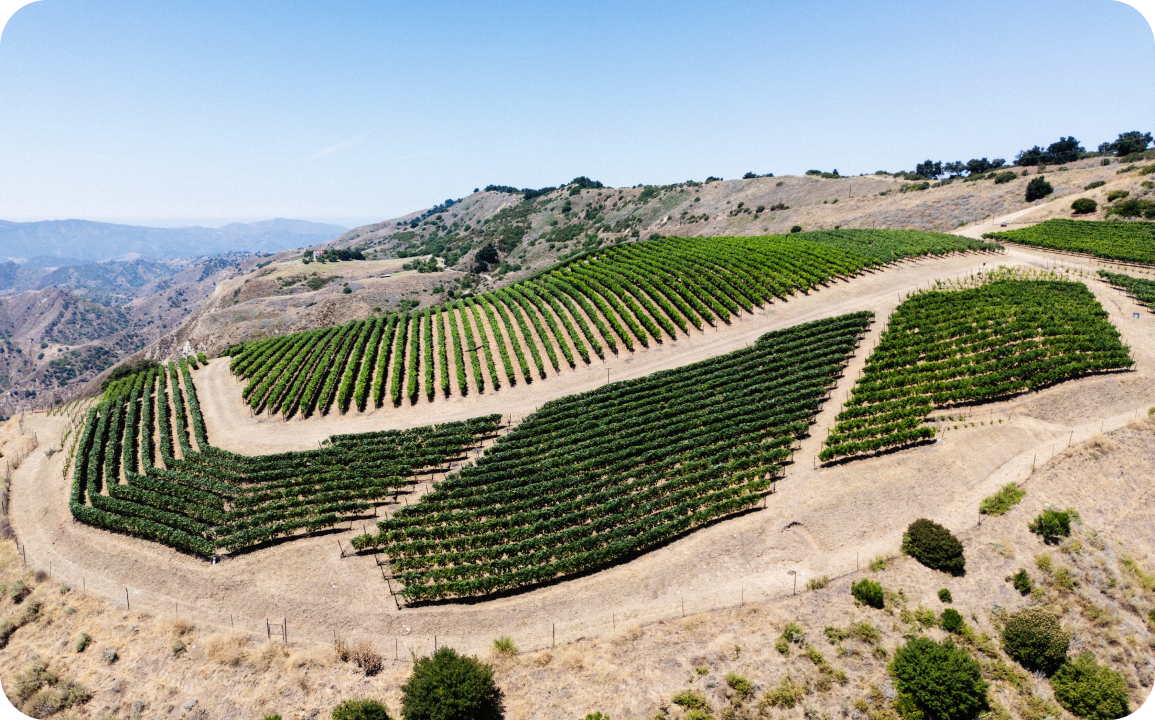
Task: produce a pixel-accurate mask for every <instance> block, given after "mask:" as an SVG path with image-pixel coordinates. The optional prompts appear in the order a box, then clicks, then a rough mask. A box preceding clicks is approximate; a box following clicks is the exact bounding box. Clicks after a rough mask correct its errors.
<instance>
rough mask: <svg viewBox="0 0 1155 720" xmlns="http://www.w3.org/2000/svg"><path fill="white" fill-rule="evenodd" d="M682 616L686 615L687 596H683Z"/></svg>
mask: <svg viewBox="0 0 1155 720" xmlns="http://www.w3.org/2000/svg"><path fill="white" fill-rule="evenodd" d="M682 617H686V598H682Z"/></svg>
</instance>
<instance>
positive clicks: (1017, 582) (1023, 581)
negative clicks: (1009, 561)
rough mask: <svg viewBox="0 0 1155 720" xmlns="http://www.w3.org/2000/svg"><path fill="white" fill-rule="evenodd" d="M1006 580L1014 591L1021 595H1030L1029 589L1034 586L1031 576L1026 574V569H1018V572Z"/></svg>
mask: <svg viewBox="0 0 1155 720" xmlns="http://www.w3.org/2000/svg"><path fill="white" fill-rule="evenodd" d="M1007 580H1010V582H1011V584H1012V585H1014V586H1015V590H1018V591H1019V593H1020V594H1022V595H1030V594H1031V589H1032V588H1033V587H1034V586H1035V583H1034V582H1033V581H1032V580H1031V576H1030V575H1028V574H1027V569H1026V568H1019V571H1018V572H1017V573H1015V574H1014V575H1011V576H1010V577H1009V578H1007Z"/></svg>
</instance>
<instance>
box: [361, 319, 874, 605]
mask: <svg viewBox="0 0 1155 720" xmlns="http://www.w3.org/2000/svg"><path fill="white" fill-rule="evenodd" d="M871 318H872V315H871V314H870V313H856V314H852V315H844V316H841V317H837V318H832V319H828V320H821V321H818V322H812V323H807V324H804V325H798V326H795V327H793V328H790V329H788V330H782V331H777V332H772V333H769V334H767V335H765V336H763V337H762V338H761V339H759V340H758V342H757V343H756V344H754V345H753V346H752V347H750V348H747V349H744V350H740V351H738V352H734V353H730V354H728V355H723V356H721V357H718V358H714V359H712V360H707V361H705V362H700V363H696V364H693V365H688V366H685V367H682V368H678V369H676V370H669V371H664V372H659V373H655V374H653V375H649V376H646V377H644V378H641V379H639V380H631V381H625V382H619V383H613V384H610V385H607V386H605V387H603V388H601V389H598V390H594V391H591V392H587V393H581V394H578V395H572V396H569V397H566V398H562V399H560V400H555V401H552V402H549V403H547V404H546V405H545V406H543V407H542V408H541V410H540V411H539V412H537V413H536V414H534V415H532V416H530V417H529V418H527V419H526V420H525V422H523V423H522V424H521V425H519V426H518V427H517V428H516V429H514V430H513V431H512V432H511V433H510V434H509V435H507V436H505V437H503V438H501V439H500V440H499V441H498V442H497V443H496V444H495V445H494V446H492V447H491V448H490V449H489V450H488V451H487V452H486V454H485V456H484V457H482V458H481V459H480V460H479V461H478V462H477V463H476V464H475V465H473V466H470V467H466V468H464V469H462V470H461V471H459V472H457V473H455V474H453V475H450V476H449V477H448V479H446V480H445V481H443V482H441V483H439V484H438V485H437V486H436V488H435V489H434V491H433V492H432V493H430V494H427V495H425V496H423V497H422V499H421V502H419V503H418V504H416V505H410V506H408V507H404V508H401V509H399V510H398V511H397V512H396V513H395V514H394V516H393V517H392V518H390V519H387V520H383V521H381V522H379V523H378V532H377V533H376V534H375V535H361V536H358V537H357V538H355V539H354V540H353V544H354V547H356V548H358V549H367V548H371V547H382V548H384V551H385V553H386V554H387V555H388V556H389V560H390V563H391V565H392V568H393V571H394V573H395V574H396V575H395V577H397V578H398V579H399V580H400V581H401V582H402V583H403V585H404V589H403V590H402V592H401V594H402V595H403V596H404V597H405V598H407V599H408V600H428V599H436V598H444V597H452V596H456V597H461V596H468V595H484V594H489V593H494V592H497V591H502V590H510V589H515V588H521V587H524V586H528V585H533V584H536V583H541V582H544V581H548V580H550V579H553V578H555V577H558V576H564V575H570V574H573V573H576V572H581V571H584V570H589V569H593V568H598V567H603V566H606V565H608V564H610V563H613V562H615V561H618V560H620V559H621V558H623V557H625V556H627V555H629V554H632V553H637V552H640V551H644V550H646V549H649V548H652V547H654V546H655V545H656V544H658V543H661V542H663V541H665V540H667V539H669V538H671V537H674V536H676V535H678V534H680V533H683V532H685V531H687V530H689V529H691V528H693V527H696V526H700V525H702V524H703V523H706V522H709V521H711V520H714V519H716V518H719V517H723V516H725V515H728V514H731V513H735V512H738V511H741V510H743V509H746V508H750V507H751V506H753V505H755V504H756V503H758V502H760V501H761V500H762V497H763V495H764V494H765V493H767V492H768V491H770V489H771V484H772V483H773V482H774V480H775V478H777V477H778V476H779V475H780V474H781V473H782V471H783V467H784V466H785V465H786V464H787V463H789V462H790V459H791V456H792V447H793V445H794V443H795V441H796V440H798V438H799V437H801V436H803V435H805V434H806V433H807V432H808V429H809V427H810V425H811V423H812V422H813V420H814V417H815V415H816V414H817V413H818V411H819V409H820V407H821V405H822V403H823V401H824V400H825V398H826V396H827V394H828V392H829V389H830V388H831V387H832V384H833V383H834V382H835V379H836V378H837V377H838V376H839V375H840V374H841V372H842V371H843V368H844V367H845V365H846V362H847V360H848V358H849V356H850V355H851V353H853V351H854V348H855V347H856V345H857V343H858V340H859V338H860V337H861V335H862V333H863V332H865V329H866V327H867V326H868V325H869V324H870V322H871Z"/></svg>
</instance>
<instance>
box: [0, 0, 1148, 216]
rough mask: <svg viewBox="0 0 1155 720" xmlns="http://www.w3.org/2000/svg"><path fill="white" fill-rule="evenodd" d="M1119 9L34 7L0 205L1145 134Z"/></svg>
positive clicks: (217, 200) (259, 202)
mask: <svg viewBox="0 0 1155 720" xmlns="http://www.w3.org/2000/svg"><path fill="white" fill-rule="evenodd" d="M1152 70H1155V40H1153V37H1152V31H1151V29H1150V27H1149V26H1148V25H1147V23H1146V21H1145V20H1144V19H1143V17H1142V16H1141V15H1140V14H1139V13H1138V12H1137V11H1136V10H1134V9H1133V8H1131V7H1128V6H1127V5H1124V4H1121V3H1118V2H1114V1H1113V0H1078V1H1075V0H1021V1H1017V2H1006V0H1001V1H1000V0H977V1H972V2H955V3H946V2H926V1H925V0H889V1H886V2H881V1H878V0H856V1H854V2H850V1H848V0H846V1H842V2H832V1H829V0H827V1H825V2H824V1H821V0H819V1H808V2H789V3H787V2H765V1H764V2H742V1H736V0H714V1H712V2H701V1H699V2H692V3H691V2H660V3H659V2H637V1H635V2H629V3H622V2H598V1H593V2H589V1H587V2H581V3H577V2H569V3H556V2H554V3H544V2H539V3H529V2H521V3H517V2H502V1H500V0H497V1H493V2H487V3H469V4H466V3H450V2H423V3H405V4H400V3H387V2H364V1H360V0H342V2H312V3H305V2H284V1H282V2H246V1H244V0H229V1H228V2H219V1H216V0H197V2H187V3H173V2H161V3H158V2H126V1H124V0H100V2H95V1H93V2H88V1H79V0H41V1H40V2H37V3H34V4H32V5H29V6H27V7H25V8H23V9H21V10H20V11H19V12H17V13H16V15H15V16H14V17H13V18H12V19H11V21H10V22H9V23H8V26H7V27H6V28H5V30H4V34H3V39H2V41H0V218H2V219H7V220H42V219H61V218H85V219H93V220H111V221H129V222H136V223H149V224H181V223H193V222H195V223H201V224H209V225H216V224H222V223H225V222H229V221H234V220H259V219H266V218H270V217H292V218H303V219H311V220H318V221H328V222H336V223H340V224H344V225H347V226H352V225H355V224H361V223H366V222H373V221H377V220H381V219H385V218H388V217H393V216H396V215H399V214H402V213H405V212H409V211H412V210H415V209H419V208H423V207H427V206H429V205H431V204H433V203H436V202H439V201H441V200H444V199H445V198H447V197H453V198H457V197H461V196H464V195H466V194H468V193H469V192H471V191H472V190H473V188H475V187H478V186H484V185H486V184H488V183H497V184H508V185H516V186H519V187H527V186H532V187H539V186H543V185H554V184H558V183H561V182H565V181H568V180H570V179H571V178H573V177H575V176H577V175H588V176H590V177H592V178H594V179H597V180H601V181H603V182H605V183H607V184H609V185H613V186H619V185H633V184H636V183H669V182H678V181H682V180H686V179H698V180H702V179H704V178H705V177H706V176H708V175H719V176H723V177H725V178H732V177H739V176H741V174H742V173H744V172H746V171H754V172H758V173H765V172H773V173H775V174H778V175H782V174H797V173H802V172H804V171H806V170H808V169H810V168H819V169H823V170H830V169H833V168H837V169H838V170H839V171H840V172H842V173H844V174H847V173H862V172H873V171H875V170H879V169H887V170H898V169H912V168H913V167H914V165H915V163H916V162H918V161H920V160H925V159H927V158H933V159H936V160H947V161H949V160H956V159H961V160H967V159H969V158H971V157H981V156H988V157H996V156H999V157H1005V158H1007V159H1011V158H1013V157H1014V154H1015V152H1017V151H1018V150H1021V149H1023V148H1025V147H1029V146H1031V145H1034V144H1036V143H1038V144H1044V145H1045V144H1047V143H1049V142H1053V141H1054V140H1056V139H1058V137H1059V136H1060V135H1070V134H1073V135H1075V136H1076V137H1077V138H1078V139H1079V140H1080V141H1082V142H1083V144H1084V146H1086V147H1087V148H1088V149H1093V148H1094V147H1095V146H1096V145H1098V143H1100V142H1102V141H1104V140H1110V139H1113V138H1114V137H1115V136H1116V135H1117V134H1118V133H1119V132H1121V131H1126V130H1143V131H1155V122H1153V120H1155V73H1153V72H1152Z"/></svg>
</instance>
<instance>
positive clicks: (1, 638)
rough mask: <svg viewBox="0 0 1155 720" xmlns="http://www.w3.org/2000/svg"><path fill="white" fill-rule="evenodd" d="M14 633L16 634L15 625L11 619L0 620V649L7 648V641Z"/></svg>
mask: <svg viewBox="0 0 1155 720" xmlns="http://www.w3.org/2000/svg"><path fill="white" fill-rule="evenodd" d="M14 632H16V623H14V622H12V618H4V619H3V620H0V648H3V647H7V645H8V640H9V638H11V637H12V633H14Z"/></svg>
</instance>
